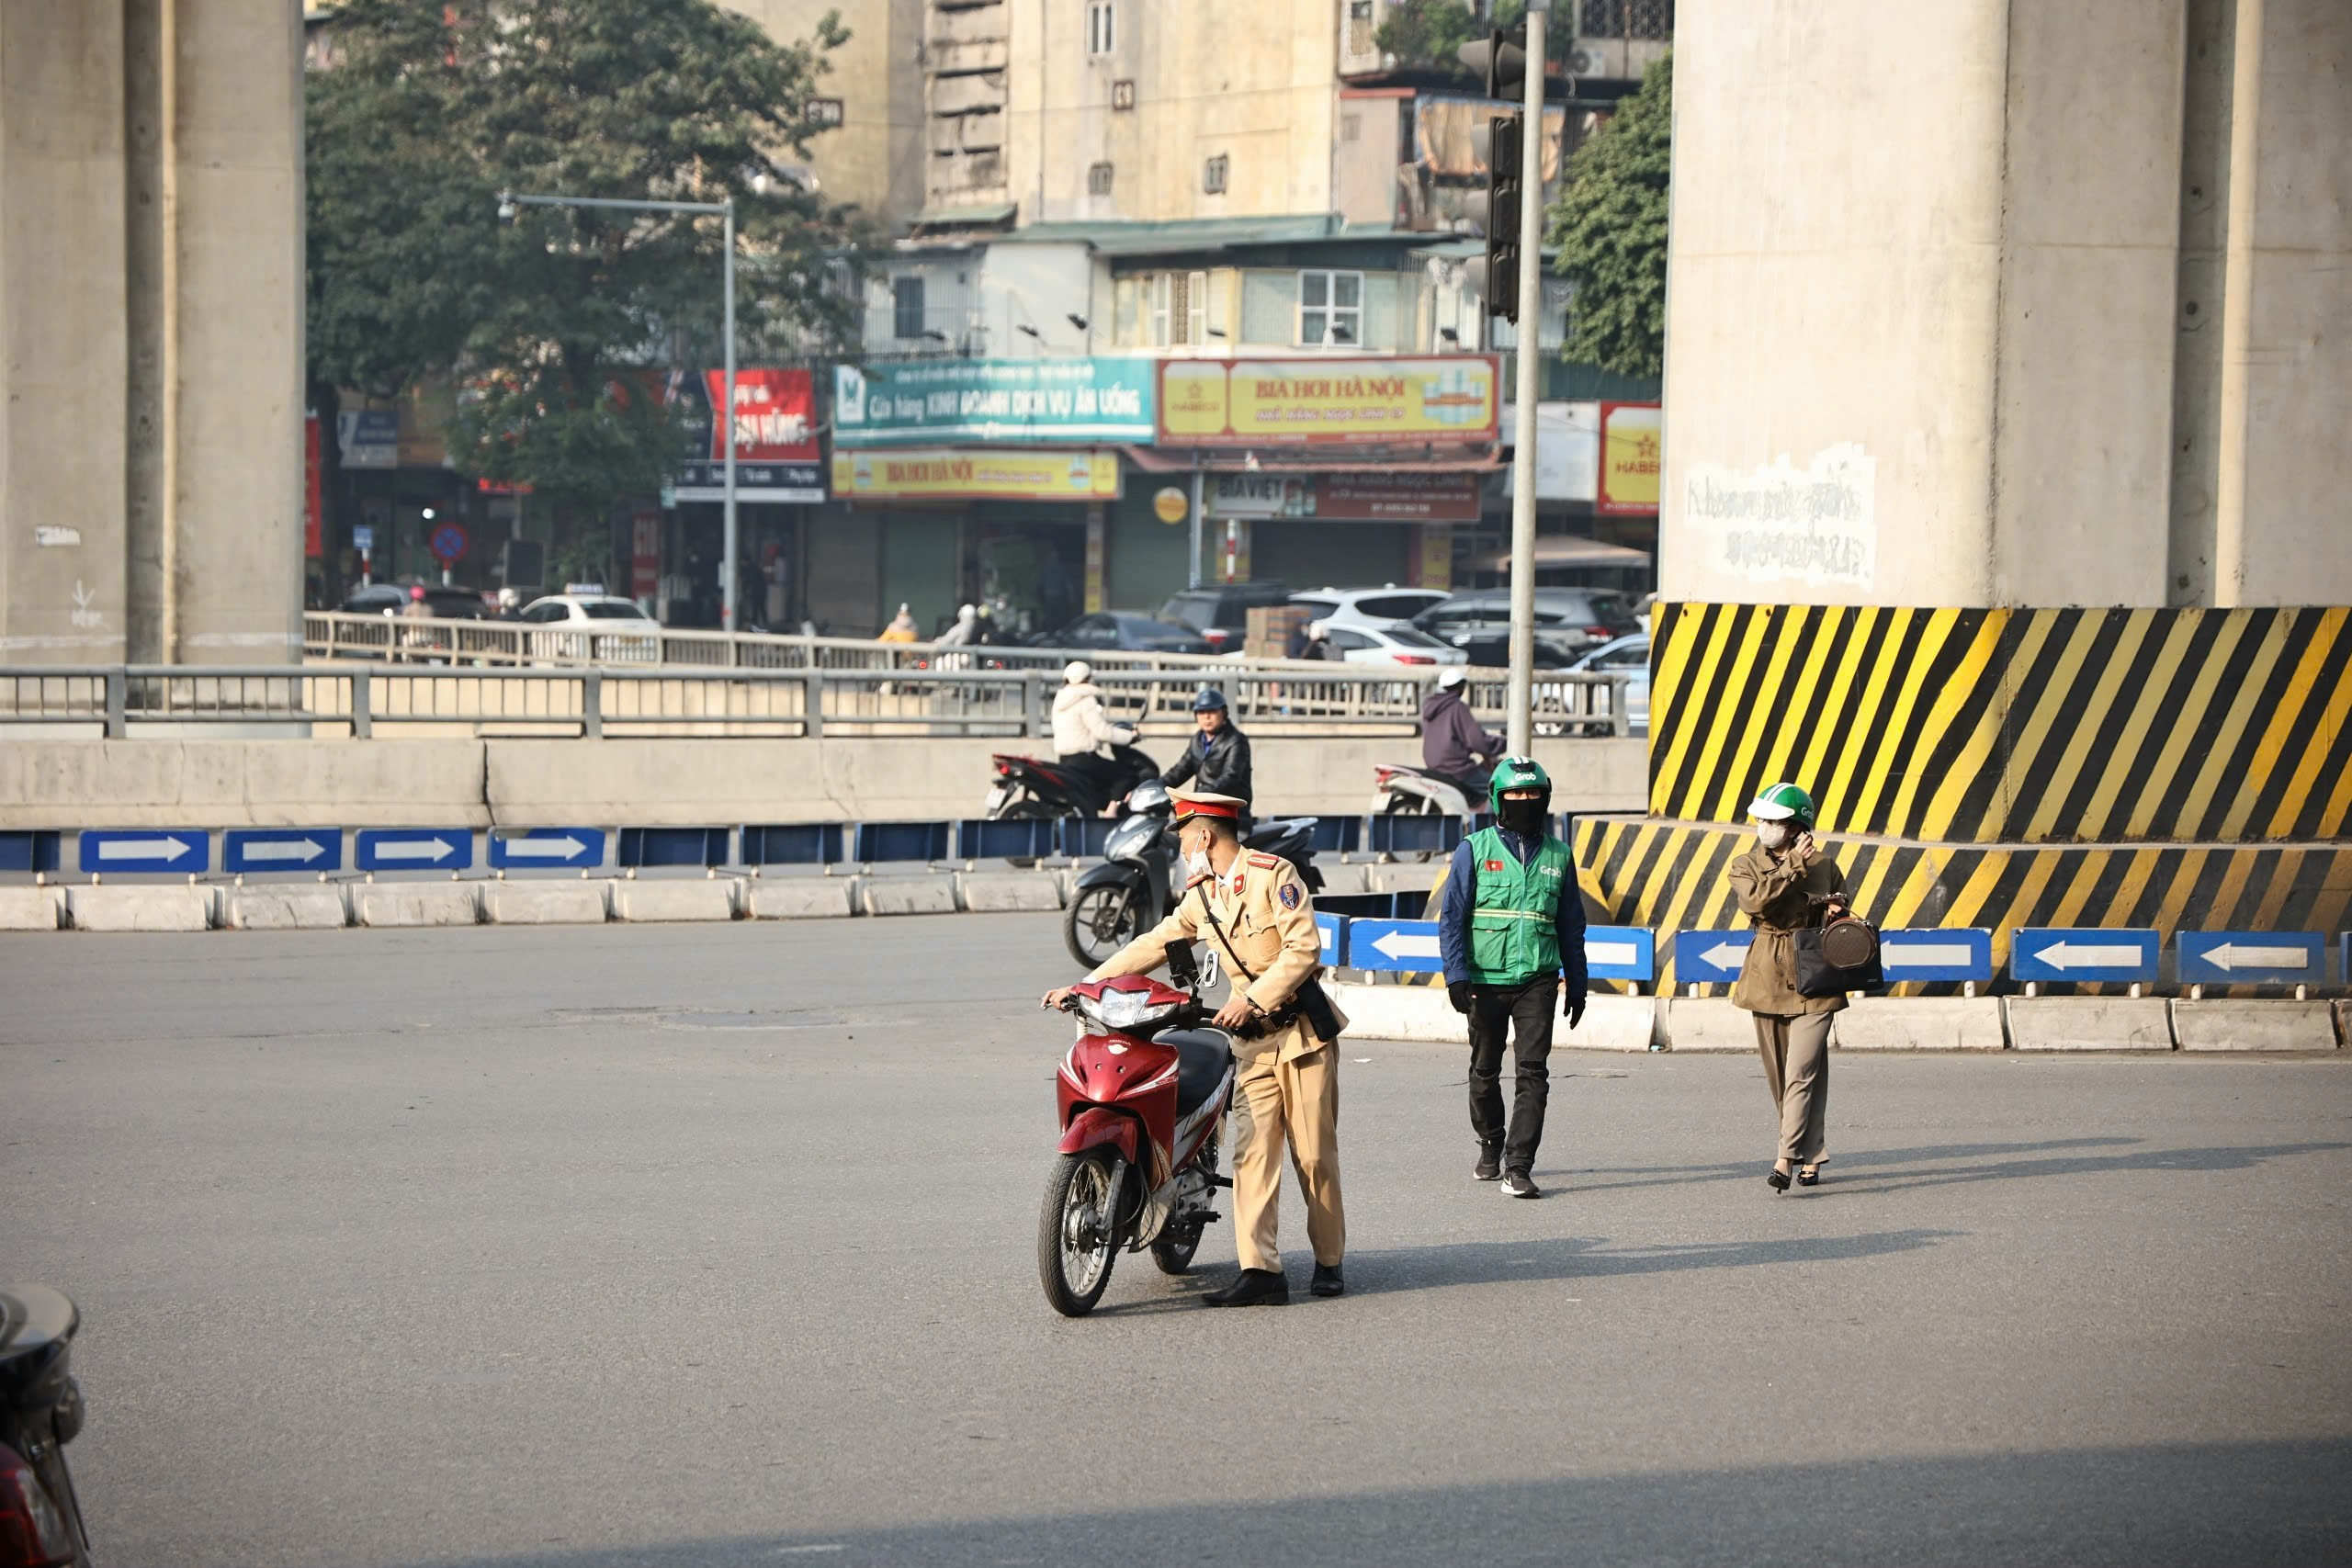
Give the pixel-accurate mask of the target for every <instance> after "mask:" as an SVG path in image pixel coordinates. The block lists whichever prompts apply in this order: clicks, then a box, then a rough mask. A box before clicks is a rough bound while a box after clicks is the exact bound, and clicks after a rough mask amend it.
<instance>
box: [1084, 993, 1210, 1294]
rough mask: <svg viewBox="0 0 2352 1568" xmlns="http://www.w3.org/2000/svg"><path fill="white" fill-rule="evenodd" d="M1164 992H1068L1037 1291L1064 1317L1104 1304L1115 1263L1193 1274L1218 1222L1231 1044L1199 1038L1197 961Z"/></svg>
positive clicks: (1202, 1034)
mask: <svg viewBox="0 0 2352 1568" xmlns="http://www.w3.org/2000/svg"><path fill="white" fill-rule="evenodd" d="M1169 974H1170V978H1171V979H1173V980H1174V981H1175V982H1176V984H1175V985H1174V986H1164V985H1161V984H1160V983H1159V981H1157V980H1155V979H1152V978H1151V977H1150V976H1145V975H1123V976H1119V977H1118V978H1117V979H1114V980H1092V981H1088V982H1086V983H1084V984H1082V985H1080V986H1077V987H1073V988H1072V990H1071V994H1070V997H1069V1000H1068V1001H1066V1002H1064V1003H1063V1004H1062V1005H1063V1009H1064V1010H1065V1011H1069V1012H1074V1013H1076V1014H1078V1015H1079V1017H1080V1019H1082V1020H1083V1021H1084V1022H1083V1024H1082V1026H1081V1028H1080V1033H1079V1036H1078V1040H1077V1042H1076V1043H1074V1044H1072V1045H1071V1046H1070V1048H1069V1055H1066V1056H1064V1057H1063V1058H1062V1064H1061V1071H1060V1072H1059V1073H1058V1074H1057V1077H1056V1078H1055V1084H1054V1089H1055V1104H1056V1109H1057V1121H1058V1124H1059V1125H1060V1127H1061V1129H1062V1134H1061V1143H1060V1145H1059V1150H1058V1157H1057V1158H1056V1159H1055V1161H1054V1168H1053V1170H1052V1172H1051V1174H1050V1175H1048V1176H1047V1178H1046V1201H1045V1204H1044V1206H1043V1207H1042V1208H1041V1209H1040V1210H1039V1211H1038V1213H1037V1277H1038V1280H1040V1281H1041V1282H1042V1283H1043V1284H1044V1285H1045V1287H1046V1301H1047V1302H1048V1303H1051V1304H1052V1306H1053V1309H1054V1310H1055V1311H1056V1312H1057V1313H1060V1314H1062V1315H1063V1316H1064V1317H1083V1316H1085V1315H1086V1314H1088V1313H1090V1312H1091V1311H1093V1310H1094V1303H1096V1302H1098V1301H1100V1300H1102V1299H1103V1287H1104V1286H1105V1285H1108V1284H1109V1283H1110V1282H1111V1266H1112V1264H1113V1263H1114V1262H1115V1261H1116V1260H1117V1257H1118V1254H1119V1252H1120V1251H1121V1250H1122V1249H1124V1250H1125V1251H1128V1252H1140V1251H1142V1250H1144V1249H1145V1248H1147V1247H1148V1248H1149V1249H1150V1251H1151V1260H1152V1262H1153V1263H1155V1264H1157V1265H1158V1266H1159V1270H1160V1272H1162V1273H1164V1274H1182V1273H1184V1272H1185V1271H1186V1270H1187V1269H1191V1268H1192V1266H1193V1253H1194V1251H1196V1250H1197V1249H1198V1248H1199V1247H1200V1245H1201V1232H1202V1230H1203V1229H1204V1227H1206V1226H1208V1225H1209V1224H1214V1223H1215V1222H1216V1220H1217V1219H1218V1218H1219V1216H1218V1214H1217V1213H1216V1209H1215V1207H1214V1203H1215V1201H1216V1189H1218V1188H1220V1187H1230V1186H1231V1185H1232V1182H1231V1181H1229V1180H1227V1179H1226V1178H1224V1177H1222V1176H1220V1175H1218V1174H1217V1160H1218V1149H1217V1130H1218V1128H1219V1126H1220V1125H1221V1124H1222V1121H1223V1118H1224V1115H1225V1111H1226V1106H1227V1102H1228V1101H1229V1100H1231V1099H1232V1097H1233V1082H1234V1065H1233V1038H1232V1036H1231V1035H1228V1034H1227V1033H1226V1032H1224V1031H1222V1030H1216V1029H1203V1028H1201V1027H1199V1025H1200V1023H1201V1021H1202V1019H1203V1018H1204V1017H1205V1016H1206V1010H1205V1009H1204V1007H1203V1005H1202V1003H1201V999H1200V976H1199V974H1198V972H1197V971H1196V970H1195V969H1194V968H1193V963H1192V953H1191V950H1190V949H1183V950H1181V951H1171V952H1170V953H1169Z"/></svg>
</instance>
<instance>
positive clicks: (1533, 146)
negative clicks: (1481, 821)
mask: <svg viewBox="0 0 2352 1568" xmlns="http://www.w3.org/2000/svg"><path fill="white" fill-rule="evenodd" d="M1547 3H1548V0H1528V4H1527V118H1525V119H1524V120H1523V121H1521V124H1522V125H1523V126H1524V127H1525V128H1526V129H1525V130H1524V132H1523V133H1522V134H1521V137H1520V164H1519V171H1520V173H1519V247H1520V248H1519V338H1518V343H1519V358H1518V361H1517V363H1516V365H1515V366H1514V368H1515V369H1516V370H1517V371H1518V377H1517V380H1518V383H1519V386H1518V396H1519V405H1518V409H1517V414H1518V417H1517V419H1516V420H1515V421H1514V422H1513V425H1514V428H1513V430H1512V434H1511V462H1510V694H1509V696H1508V698H1507V700H1506V704H1505V707H1504V715H1505V718H1504V739H1505V740H1506V742H1507V743H1508V744H1509V745H1510V751H1511V755H1512V756H1514V757H1524V756H1527V755H1529V754H1530V753H1531V752H1532V750H1533V743H1534V738H1535V736H1534V721H1533V719H1532V714H1531V710H1532V705H1533V687H1534V682H1535V398H1536V392H1537V388H1538V386H1539V384H1540V382H1539V379H1538V377H1537V375H1536V372H1537V370H1538V369H1539V368H1540V365H1539V363H1538V361H1539V359H1540V356H1541V355H1542V353H1543V338H1544V229H1543V223H1544V11H1545V9H1546V6H1547Z"/></svg>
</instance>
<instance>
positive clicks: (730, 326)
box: [718, 197, 737, 632]
mask: <svg viewBox="0 0 2352 1568" xmlns="http://www.w3.org/2000/svg"><path fill="white" fill-rule="evenodd" d="M726 219H727V257H726V265H725V269H724V276H725V277H726V279H727V311H726V315H727V324H726V325H725V326H724V327H722V328H720V329H719V330H720V331H722V332H723V333H726V334H727V378H726V379H727V412H725V413H723V414H722V415H720V416H719V417H720V418H721V419H723V420H725V421H726V425H727V447H726V452H727V457H726V462H727V501H726V506H725V511H726V521H725V523H724V524H723V525H722V526H723V527H724V529H725V532H726V543H725V545H724V546H723V547H722V551H721V553H722V554H723V556H724V558H725V560H724V563H723V564H722V565H721V566H720V568H719V570H721V571H724V572H725V573H726V574H727V582H726V586H725V589H724V591H723V595H722V597H721V600H720V609H719V612H718V625H719V629H720V630H721V631H729V632H731V631H734V630H736V629H737V627H736V623H735V198H734V197H728V198H727V213H726Z"/></svg>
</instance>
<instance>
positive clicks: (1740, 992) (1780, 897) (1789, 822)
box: [1730, 784, 1846, 1192]
mask: <svg viewBox="0 0 2352 1568" xmlns="http://www.w3.org/2000/svg"><path fill="white" fill-rule="evenodd" d="M1747 814H1748V816H1749V817H1750V818H1754V819H1755V822H1756V838H1757V847H1756V848H1754V849H1752V850H1750V851H1748V852H1747V853H1746V854H1744V855H1741V856H1740V857H1739V858H1738V859H1737V860H1735V861H1733V862H1732V863H1731V871H1730V878H1731V887H1732V893H1733V895H1734V896H1735V897H1736V898H1737V899H1738V900H1739V912H1740V913H1741V914H1743V915H1746V916H1747V918H1748V920H1749V922H1750V923H1751V924H1753V925H1754V926H1755V928H1756V937H1755V940H1754V941H1753V942H1751V943H1749V945H1748V949H1747V962H1746V963H1745V964H1743V965H1742V966H1741V968H1740V971H1739V982H1738V984H1736V985H1735V986H1734V987H1732V989H1731V999H1732V1002H1733V1004H1734V1005H1735V1006H1738V1007H1743V1008H1746V1009H1747V1010H1748V1011H1749V1012H1751V1013H1753V1014H1754V1015H1755V1016H1756V1048H1757V1051H1758V1053H1759V1054H1760V1055H1762V1056H1763V1058H1764V1081H1765V1083H1766V1084H1767V1085H1768V1086H1769V1087H1770V1089H1771V1090H1772V1103H1773V1104H1774V1105H1775V1106H1777V1107H1779V1108H1780V1112H1781V1149H1780V1157H1779V1158H1778V1159H1776V1160H1774V1161H1773V1164H1772V1171H1771V1174H1770V1175H1769V1176H1767V1177H1766V1178H1765V1181H1766V1183H1767V1184H1769V1185H1770V1187H1771V1189H1772V1190H1773V1191H1775V1192H1785V1191H1787V1190H1788V1188H1789V1173H1790V1168H1791V1167H1792V1166H1793V1167H1795V1168H1796V1179H1797V1181H1798V1183H1799V1184H1800V1185H1802V1186H1805V1187H1810V1186H1812V1185H1813V1184H1814V1183H1815V1182H1816V1181H1818V1180H1820V1179H1821V1166H1822V1162H1823V1160H1824V1158H1825V1157H1826V1156H1824V1154H1823V1152H1822V1151H1823V1144H1824V1142H1825V1129H1826V1124H1827V1122H1828V1120H1829V1015H1830V1014H1832V1013H1834V1012H1836V1011H1837V1010H1838V1009H1840V1008H1842V1007H1844V1006H1845V1005H1846V998H1844V997H1843V996H1837V995H1832V996H1826V997H1808V996H1804V995H1803V994H1801V993H1800V992H1799V991H1798V990H1797V939H1796V933H1797V932H1798V931H1800V930H1801V929H1803V928H1804V927H1806V926H1817V925H1820V924H1821V923H1822V922H1823V921H1824V920H1825V919H1828V918H1830V917H1832V916H1834V915H1836V914H1838V913H1841V912H1843V910H1844V909H1845V908H1846V878H1845V875H1844V874H1842V873H1841V872H1839V871H1838V865H1837V863H1836V862H1834V861H1832V860H1831V859H1830V858H1829V857H1828V855H1826V853H1824V852H1822V850H1821V847H1820V846H1819V845H1818V844H1816V843H1815V841H1814V837H1813V819H1814V811H1813V797H1812V796H1811V795H1807V794H1805V792H1804V791H1803V790H1801V789H1799V788H1798V787H1797V786H1796V785H1794V784H1773V785H1772V786H1771V787H1770V788H1769V789H1767V790H1765V791H1764V792H1763V793H1762V794H1761V795H1758V796H1757V797H1756V799H1755V801H1754V802H1753V803H1752V804H1751V805H1750V806H1749V807H1748V808H1747Z"/></svg>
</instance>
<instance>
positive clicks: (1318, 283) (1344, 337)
mask: <svg viewBox="0 0 2352 1568" xmlns="http://www.w3.org/2000/svg"><path fill="white" fill-rule="evenodd" d="M1298 341H1299V342H1301V343H1303V344H1340V346H1342V347H1361V346H1363V274H1362V273H1360V272H1302V273H1300V274H1299V275H1298Z"/></svg>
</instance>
